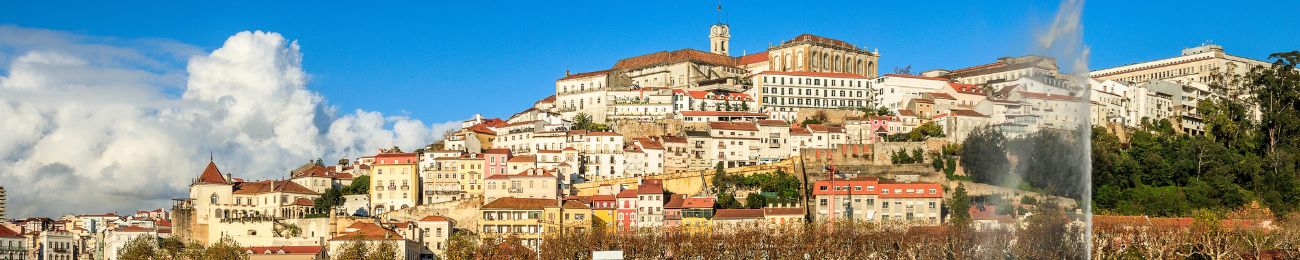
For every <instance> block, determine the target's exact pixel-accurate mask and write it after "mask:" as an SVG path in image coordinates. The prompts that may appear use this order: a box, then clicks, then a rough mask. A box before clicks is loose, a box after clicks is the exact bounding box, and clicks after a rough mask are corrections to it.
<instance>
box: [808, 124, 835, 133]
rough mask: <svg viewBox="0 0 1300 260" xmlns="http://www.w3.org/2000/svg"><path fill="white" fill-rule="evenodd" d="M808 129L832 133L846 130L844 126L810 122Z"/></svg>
mask: <svg viewBox="0 0 1300 260" xmlns="http://www.w3.org/2000/svg"><path fill="white" fill-rule="evenodd" d="M808 130H810V131H813V132H830V133H843V132H844V128H843V127H839V126H833V125H826V124H808Z"/></svg>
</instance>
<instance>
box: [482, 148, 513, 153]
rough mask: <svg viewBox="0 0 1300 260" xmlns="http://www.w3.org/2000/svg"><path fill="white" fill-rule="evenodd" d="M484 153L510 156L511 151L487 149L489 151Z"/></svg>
mask: <svg viewBox="0 0 1300 260" xmlns="http://www.w3.org/2000/svg"><path fill="white" fill-rule="evenodd" d="M483 153H485V154H510V149H506V148H492V149H487V151H483Z"/></svg>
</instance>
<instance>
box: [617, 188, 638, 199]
mask: <svg viewBox="0 0 1300 260" xmlns="http://www.w3.org/2000/svg"><path fill="white" fill-rule="evenodd" d="M636 194H637V191H636V189H626V190H623V191H620V192H618V195H616V196H615V197H618V198H636Z"/></svg>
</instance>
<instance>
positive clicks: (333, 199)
mask: <svg viewBox="0 0 1300 260" xmlns="http://www.w3.org/2000/svg"><path fill="white" fill-rule="evenodd" d="M367 182H369V181H367ZM348 188H351V187H348ZM313 202H314V204H315V205H313V206H312V207H313V208H315V209H316V212H330V211H331V210H334V207H337V206H339V205H343V192H342V191H340V190H339V189H338V188H335V187H330V188H329V189H325V192H324V193H321V196H320V197H317V198H316V199H315V200H314V201H313Z"/></svg>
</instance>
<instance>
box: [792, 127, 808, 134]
mask: <svg viewBox="0 0 1300 260" xmlns="http://www.w3.org/2000/svg"><path fill="white" fill-rule="evenodd" d="M790 135H812V132H809V131H808V129H805V128H803V127H793V128H790Z"/></svg>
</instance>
